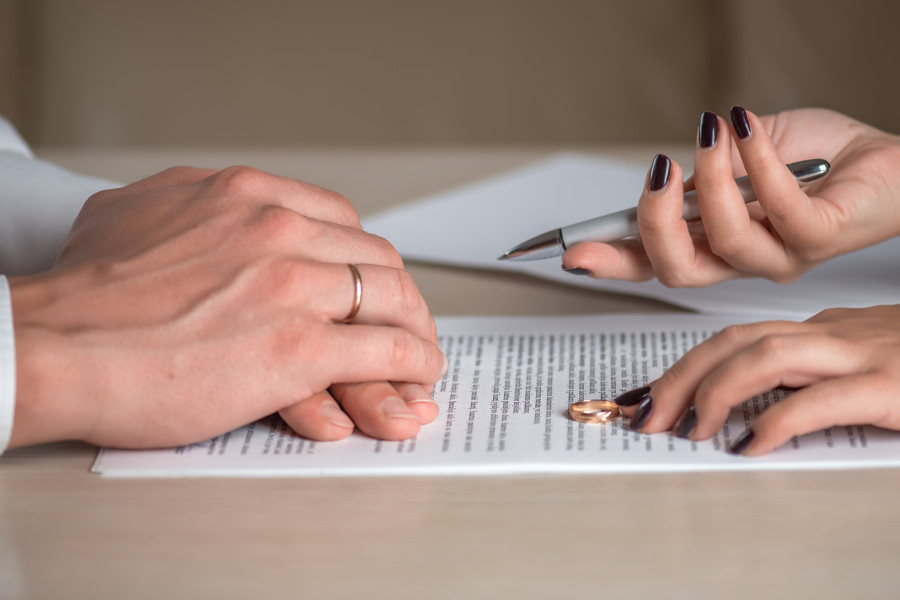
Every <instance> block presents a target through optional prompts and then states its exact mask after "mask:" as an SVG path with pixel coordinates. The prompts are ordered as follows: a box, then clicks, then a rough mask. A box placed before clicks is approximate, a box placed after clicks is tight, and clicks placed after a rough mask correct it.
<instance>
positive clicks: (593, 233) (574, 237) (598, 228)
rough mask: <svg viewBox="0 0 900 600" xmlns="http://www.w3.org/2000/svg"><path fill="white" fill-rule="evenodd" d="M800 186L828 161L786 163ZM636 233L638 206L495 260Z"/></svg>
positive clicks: (694, 210) (686, 213)
mask: <svg viewBox="0 0 900 600" xmlns="http://www.w3.org/2000/svg"><path fill="white" fill-rule="evenodd" d="M787 168H788V169H790V171H791V173H792V174H793V175H794V178H795V179H796V180H797V182H798V183H799V184H800V185H804V184H808V183H812V182H814V181H819V180H820V179H822V178H823V177H825V176H826V175H828V171H829V170H830V169H831V165H829V164H828V161H827V160H824V159H822V158H814V159H810V160H801V161H799V162H795V163H791V164H789V165H787ZM735 183H737V186H738V189H739V190H740V192H741V196H743V198H744V202H745V203H749V202H753V201H754V200H756V194H755V193H754V192H753V186H752V185H751V184H750V178H749V177H747V176H744V177H740V178H738V179H735ZM681 214H682V216H683V218H684V219H685V220H690V219H696V218H697V217H699V216H700V209H699V208H698V206H697V192H696V191H693V190H692V191H690V192H687V193H685V194H684V208H683V209H682V212H681ZM637 234H638V226H637V209H636V208H628V209H625V210H620V211H619V212H615V213H612V214H609V215H606V216H603V217H597V218H596V219H590V220H587V221H582V222H581V223H575V224H574V225H566V226H565V227H561V228H559V229H554V230H552V231H548V232H546V233H542V234H541V235H538V236H535V237H533V238H531V239H530V240H527V241H525V242H522V243H521V244H519V245H518V246H516V247H514V248H513V249H511V250H510V251H508V252H507V253H506V254H504V255H503V256H501V257H500V258H498V259H497V260H540V259H542V258H552V257H554V256H562V254H563V252H565V251H566V248H569V247H570V246H574V245H575V244H577V243H579V242H612V241H615V240H620V239H622V238H626V237H630V236H633V235H637Z"/></svg>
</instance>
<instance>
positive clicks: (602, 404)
mask: <svg viewBox="0 0 900 600" xmlns="http://www.w3.org/2000/svg"><path fill="white" fill-rule="evenodd" d="M569 416H570V417H571V418H572V420H573V421H578V422H579V423H607V422H609V421H615V420H616V419H617V418H618V417H619V405H618V404H616V403H615V402H610V401H609V400H582V401H580V402H573V403H572V404H571V405H570V406H569Z"/></svg>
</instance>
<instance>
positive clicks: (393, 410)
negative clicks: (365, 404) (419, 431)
mask: <svg viewBox="0 0 900 600" xmlns="http://www.w3.org/2000/svg"><path fill="white" fill-rule="evenodd" d="M381 414H383V415H384V416H385V417H387V418H388V419H415V420H416V421H418V420H419V417H417V416H416V415H415V413H413V411H411V410H410V409H409V407H408V406H407V405H406V402H404V401H403V400H402V399H400V398H397V397H396V396H391V397H389V398H385V399H384V401H382V403H381Z"/></svg>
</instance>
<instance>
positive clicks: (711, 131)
mask: <svg viewBox="0 0 900 600" xmlns="http://www.w3.org/2000/svg"><path fill="white" fill-rule="evenodd" d="M699 137H700V147H701V148H712V147H713V146H715V145H716V140H717V139H719V119H718V117H716V115H715V113H711V112H709V111H707V112H705V113H703V114H702V115H700V136H699Z"/></svg>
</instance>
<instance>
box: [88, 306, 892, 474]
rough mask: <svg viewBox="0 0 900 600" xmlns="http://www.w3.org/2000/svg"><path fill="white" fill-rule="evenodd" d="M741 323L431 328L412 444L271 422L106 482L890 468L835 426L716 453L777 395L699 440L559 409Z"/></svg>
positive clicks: (879, 437)
mask: <svg viewBox="0 0 900 600" xmlns="http://www.w3.org/2000/svg"><path fill="white" fill-rule="evenodd" d="M742 320H753V319H734V318H728V317H717V316H701V315H692V314H682V313H679V314H672V315H629V316H620V315H609V316H598V317H549V318H496V317H491V318H488V317H475V318H444V319H439V320H438V330H439V332H440V336H441V343H442V345H443V347H444V349H445V351H446V352H447V355H448V358H449V361H450V368H449V370H448V372H447V374H446V376H445V377H444V378H443V380H441V381H440V382H439V383H438V385H437V387H436V391H435V399H436V400H437V402H438V404H439V405H440V407H441V412H440V416H439V417H438V419H437V421H436V422H434V423H432V424H430V425H428V426H425V427H423V429H422V431H421V432H420V434H419V435H418V437H416V438H415V439H413V440H408V441H402V442H385V441H378V440H374V439H371V438H368V437H365V436H363V435H360V434H354V435H353V436H351V437H350V438H349V439H346V440H342V441H338V442H324V443H316V442H311V441H309V440H306V439H303V438H300V437H299V436H296V435H295V434H293V433H292V432H291V431H290V429H289V428H288V427H287V426H286V425H285V424H284V423H283V422H282V421H281V420H280V419H278V418H277V417H272V418H269V419H266V420H263V421H261V422H258V423H254V424H252V425H250V426H247V427H243V428H240V429H238V430H236V431H233V432H231V433H228V434H225V435H222V436H219V437H216V438H214V439H212V440H209V441H207V442H204V443H200V444H195V445H192V446H188V447H182V448H176V449H169V450H153V451H121V450H110V449H104V450H102V451H101V452H100V454H99V456H98V458H97V461H96V462H95V464H94V467H93V470H94V471H95V472H97V473H102V474H103V475H105V476H131V477H142V476H253V477H265V476H315V475H331V476H340V475H412V474H417V475H448V474H487V473H523V472H535V473H536V472H545V473H548V472H553V473H573V472H590V473H595V472H597V473H600V472H637V471H702V470H745V469H833V468H858V467H880V466H897V465H900V433H897V432H890V431H885V430H881V429H877V428H873V427H857V426H853V427H839V428H833V429H829V430H827V431H824V432H817V433H813V434H809V435H806V436H803V437H800V438H797V439H794V440H793V441H792V442H791V443H789V444H787V445H785V446H784V447H782V448H780V449H778V450H776V451H775V452H774V453H772V454H770V455H768V456H765V457H761V458H752V459H751V458H745V457H739V456H732V455H730V454H728V453H727V452H726V451H725V448H727V447H728V446H729V445H730V444H731V443H732V441H733V440H734V438H736V437H737V436H738V435H740V434H741V432H743V431H744V430H745V428H746V427H747V426H748V425H749V424H750V423H752V422H753V420H754V418H755V416H756V415H757V414H758V413H759V412H760V411H761V410H763V409H764V408H765V407H766V406H768V405H769V404H770V403H772V402H777V401H779V400H780V399H782V398H784V397H785V395H786V393H787V392H785V391H783V390H776V391H773V392H770V393H766V394H763V395H761V396H758V397H756V398H753V399H750V400H748V401H747V402H745V403H744V404H743V405H742V406H740V407H738V408H736V409H735V410H733V411H732V413H731V416H730V418H729V420H728V422H727V423H726V425H725V427H724V428H723V429H722V430H721V431H720V432H719V434H718V435H716V437H715V438H713V439H712V440H709V441H705V442H700V443H693V442H690V441H687V440H683V439H679V438H675V437H673V436H672V435H671V434H669V433H660V434H655V435H643V434H638V433H635V432H633V431H630V430H629V429H628V428H627V425H626V424H625V422H624V421H623V420H619V421H615V422H612V423H606V424H598V425H587V424H581V423H576V422H574V421H572V420H571V419H569V418H568V416H567V409H568V405H569V404H570V403H571V402H573V401H577V400H582V399H584V398H586V397H595V398H601V397H602V398H612V397H614V396H616V395H618V394H620V393H622V392H624V391H627V390H630V389H633V388H635V387H639V386H641V385H643V384H645V383H647V382H649V381H651V380H653V379H655V378H656V377H657V376H659V375H660V374H661V373H662V372H663V370H664V369H665V368H667V367H668V366H669V365H670V364H672V362H673V361H674V360H675V359H676V358H677V357H678V356H680V355H681V354H683V353H684V352H685V351H686V350H687V349H689V348H690V347H691V346H693V345H694V344H696V343H698V342H699V341H701V340H702V339H705V338H706V337H708V336H709V335H711V334H712V333H713V332H715V331H716V330H718V329H720V328H722V327H724V326H726V325H728V324H731V323H734V322H739V321H742Z"/></svg>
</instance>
